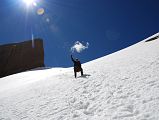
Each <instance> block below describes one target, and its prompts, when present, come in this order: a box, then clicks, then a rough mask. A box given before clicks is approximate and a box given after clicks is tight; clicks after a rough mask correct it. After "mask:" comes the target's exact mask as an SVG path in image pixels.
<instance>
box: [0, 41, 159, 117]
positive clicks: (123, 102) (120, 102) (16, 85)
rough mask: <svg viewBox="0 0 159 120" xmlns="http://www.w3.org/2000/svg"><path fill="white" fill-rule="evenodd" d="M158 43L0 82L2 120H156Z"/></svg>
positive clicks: (26, 73) (158, 101)
mask: <svg viewBox="0 0 159 120" xmlns="http://www.w3.org/2000/svg"><path fill="white" fill-rule="evenodd" d="M158 43H159V39H157V40H154V41H151V42H144V41H141V42H139V43H137V44H135V45H133V46H130V47H128V48H126V49H123V50H121V51H118V52H116V53H113V54H110V55H108V56H105V57H102V58H99V59H96V60H93V61H90V62H88V63H85V64H83V65H82V66H83V69H84V76H82V77H81V76H80V73H78V75H77V76H78V78H77V79H75V78H74V75H73V68H52V69H47V70H36V71H29V72H24V73H19V74H16V75H12V76H8V77H5V78H1V79H0V88H1V89H0V120H159V107H158V106H159V47H158Z"/></svg>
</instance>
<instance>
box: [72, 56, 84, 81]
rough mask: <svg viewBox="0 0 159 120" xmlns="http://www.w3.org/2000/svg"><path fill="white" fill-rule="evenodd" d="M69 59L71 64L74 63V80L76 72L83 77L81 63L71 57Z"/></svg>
mask: <svg viewBox="0 0 159 120" xmlns="http://www.w3.org/2000/svg"><path fill="white" fill-rule="evenodd" d="M71 59H72V62H73V63H74V75H75V78H76V76H77V72H80V71H81V76H82V75H83V69H82V67H81V62H80V61H79V60H78V59H76V60H74V59H73V57H72V55H71Z"/></svg>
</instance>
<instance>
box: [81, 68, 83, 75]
mask: <svg viewBox="0 0 159 120" xmlns="http://www.w3.org/2000/svg"><path fill="white" fill-rule="evenodd" d="M82 75H83V69H82V68H81V76H82Z"/></svg>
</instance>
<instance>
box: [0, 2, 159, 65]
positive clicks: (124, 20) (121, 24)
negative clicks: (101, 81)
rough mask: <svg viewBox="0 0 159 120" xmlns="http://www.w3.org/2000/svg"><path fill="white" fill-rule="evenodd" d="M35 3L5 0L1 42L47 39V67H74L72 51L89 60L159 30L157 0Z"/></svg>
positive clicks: (1, 7)
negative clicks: (77, 49) (29, 4)
mask: <svg viewBox="0 0 159 120" xmlns="http://www.w3.org/2000/svg"><path fill="white" fill-rule="evenodd" d="M35 2H36V5H31V6H30V7H27V6H26V5H25V3H24V1H23V0H1V3H0V15H1V17H0V18H1V19H0V44H6V43H11V42H21V41H25V40H30V39H32V35H33V36H34V38H42V39H43V40H44V49H45V65H46V66H48V67H70V66H72V62H71V60H70V55H71V54H73V56H75V57H77V58H79V59H80V60H81V62H82V63H84V62H88V61H90V60H93V59H96V58H99V57H102V56H105V55H107V54H110V53H112V52H115V51H118V50H120V49H123V48H125V47H127V46H130V45H132V44H134V43H136V42H139V41H141V40H143V39H145V38H147V37H149V36H151V35H153V34H155V33H157V32H159V14H158V11H159V6H158V5H159V1H158V0H36V1H35ZM40 8H42V9H44V13H42V14H41V15H38V14H37V11H38V10H39V9H40ZM75 43H76V46H77V47H83V49H81V51H79V52H80V53H78V52H77V51H76V47H75V46H73V45H74V44H75ZM80 45H81V46H80ZM82 45H83V46H82ZM71 47H72V51H71ZM73 51H74V52H73Z"/></svg>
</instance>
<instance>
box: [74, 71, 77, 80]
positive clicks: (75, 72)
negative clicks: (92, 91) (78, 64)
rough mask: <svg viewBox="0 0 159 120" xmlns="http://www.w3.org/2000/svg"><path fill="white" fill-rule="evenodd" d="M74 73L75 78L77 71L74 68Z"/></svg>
mask: <svg viewBox="0 0 159 120" xmlns="http://www.w3.org/2000/svg"><path fill="white" fill-rule="evenodd" d="M74 75H75V78H76V76H77V73H76V70H75V69H74Z"/></svg>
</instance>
